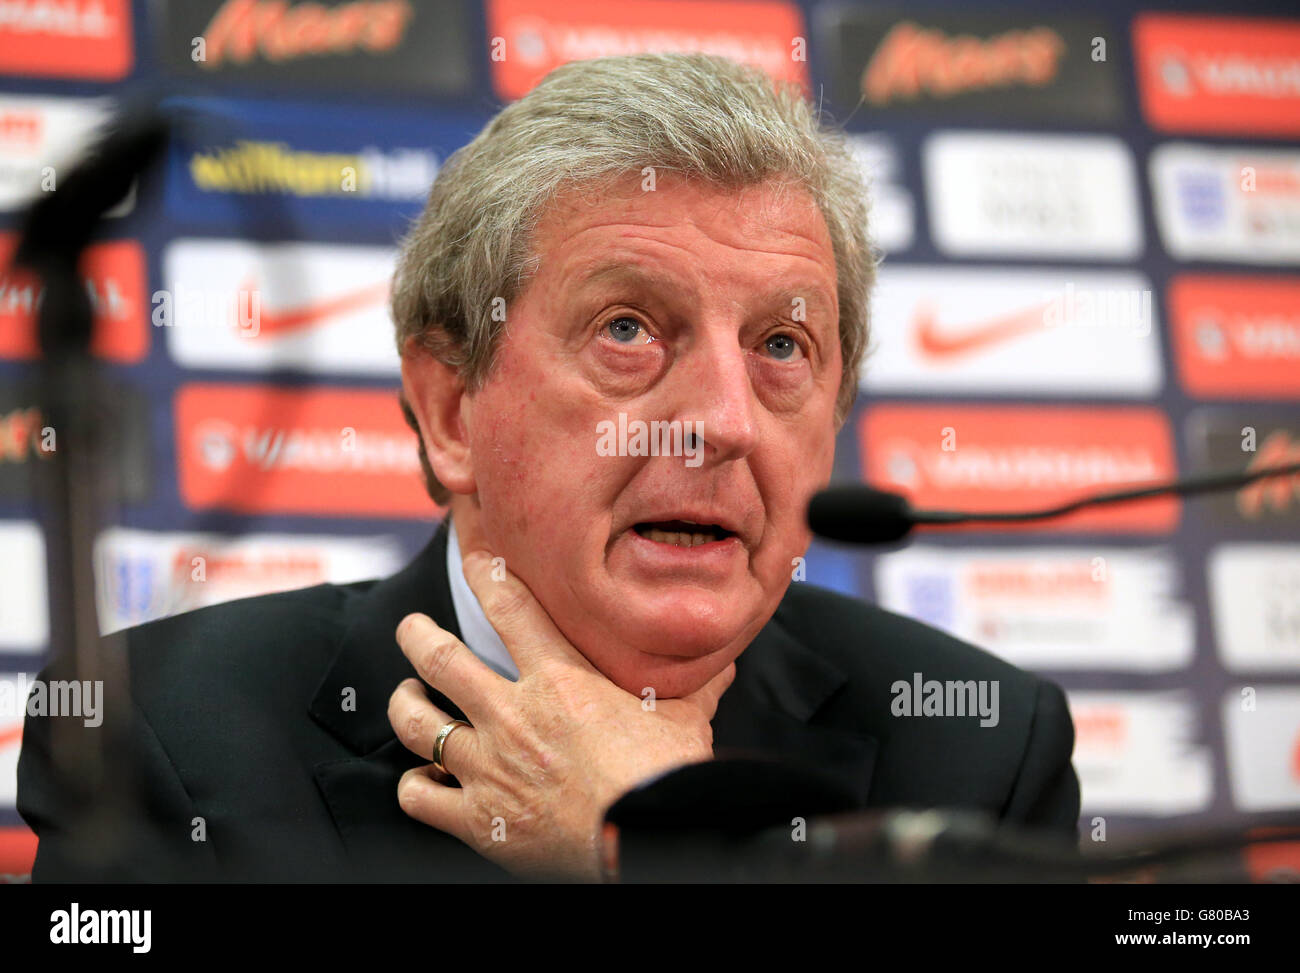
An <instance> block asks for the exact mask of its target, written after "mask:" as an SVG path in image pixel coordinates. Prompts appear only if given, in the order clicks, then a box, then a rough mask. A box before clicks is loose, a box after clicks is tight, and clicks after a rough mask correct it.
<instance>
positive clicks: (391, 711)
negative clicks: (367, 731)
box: [388, 679, 478, 778]
mask: <svg viewBox="0 0 1300 973" xmlns="http://www.w3.org/2000/svg"><path fill="white" fill-rule="evenodd" d="M451 720H452V718H451V716H449V715H448V714H447V713H444V712H443V711H442V710H441V709H439V708H438V707H437V706H435V705H434V704H433V703H432V702H430V700H429V697H428V696H427V695H426V694H425V691H424V684H423V683H422V682H420V680H418V679H404V680H402V682H401V683H399V684H398V686H397V689H395V690H394V691H393V695H392V696H390V697H389V698H388V722H389V723H390V724H391V725H392V727H393V732H394V733H396V734H397V739H398V740H400V741H401V742H402V746H404V747H406V749H407V750H410V751H411V753H413V754H416V755H417V756H420V757H423V758H424V759H425V760H433V748H434V744H435V743H436V742H437V739H438V734H439V733H441V732H442V728H443V727H444V726H446V725H447V724H448V723H450V722H451ZM477 761H478V744H477V739H476V738H475V736H474V730H473V727H464V726H462V727H459V728H457V729H456V730H454V731H452V732H451V733H450V734H448V735H447V739H445V740H444V741H443V742H442V765H443V766H444V767H446V768H447V770H448V772H449V773H450V774H451V775H455V776H456V777H457V778H459V777H460V775H461V774H471V775H472V774H473V768H474V767H476V766H477ZM436 769H437V768H434V770H435V771H436Z"/></svg>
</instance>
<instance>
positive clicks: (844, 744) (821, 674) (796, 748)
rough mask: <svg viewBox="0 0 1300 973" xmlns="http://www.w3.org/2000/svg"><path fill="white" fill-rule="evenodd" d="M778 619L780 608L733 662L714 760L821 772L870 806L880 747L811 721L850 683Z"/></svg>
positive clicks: (715, 736)
mask: <svg viewBox="0 0 1300 973" xmlns="http://www.w3.org/2000/svg"><path fill="white" fill-rule="evenodd" d="M780 619H781V612H780V610H779V609H778V611H777V613H776V615H775V616H774V617H773V618H772V619H771V621H769V622H768V623H767V625H765V626H764V627H763V629H762V631H761V632H759V634H758V637H757V638H755V639H754V641H753V642H751V643H750V645H749V648H747V649H746V650H745V651H744V652H743V653H741V656H740V659H738V660H737V662H736V679H735V681H734V682H733V683H732V684H731V688H729V689H728V690H727V692H726V693H724V694H723V697H722V700H721V701H720V702H719V704H718V712H717V714H716V715H715V716H714V719H713V749H714V753H715V754H716V755H717V756H718V757H724V756H756V757H775V758H777V759H780V760H786V761H789V762H791V763H797V764H800V765H802V766H805V767H809V768H813V769H816V770H818V771H821V772H822V773H824V774H828V775H830V776H832V777H834V778H836V779H837V780H838V781H839V782H840V783H842V784H843V785H844V786H845V787H847V788H848V790H849V792H850V793H852V794H853V795H854V796H855V797H856V798H857V800H858V803H859V805H865V804H866V803H867V798H868V794H869V792H870V789H871V774H872V769H873V768H874V766H875V759H876V750H877V747H878V741H877V739H876V738H875V737H873V736H870V735H867V734H864V733H856V732H853V731H851V730H842V729H839V728H837V727H833V726H826V725H821V724H818V723H816V722H814V717H815V716H816V715H817V711H818V710H819V709H820V708H821V707H822V704H824V703H825V702H826V701H827V700H829V699H830V698H831V697H832V696H833V695H834V694H835V693H836V692H837V691H838V690H839V689H840V687H842V686H843V685H844V684H845V683H846V682H847V681H848V677H847V676H846V675H845V674H844V672H842V671H841V670H840V669H839V668H838V667H837V666H835V665H833V664H832V663H831V662H830V661H828V660H827V659H826V657H825V656H823V655H821V654H819V653H817V652H815V651H813V650H812V649H810V648H809V647H808V646H807V645H805V644H804V643H803V642H802V641H800V640H798V639H796V638H794V637H793V636H792V635H791V634H790V633H789V632H788V631H787V630H786V629H785V627H784V626H783V625H782V624H781V621H780Z"/></svg>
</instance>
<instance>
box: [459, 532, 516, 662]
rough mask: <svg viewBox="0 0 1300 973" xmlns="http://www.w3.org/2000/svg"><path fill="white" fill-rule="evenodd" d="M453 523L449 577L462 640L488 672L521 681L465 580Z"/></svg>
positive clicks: (512, 660) (499, 637) (499, 638)
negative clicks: (485, 666) (490, 670)
mask: <svg viewBox="0 0 1300 973" xmlns="http://www.w3.org/2000/svg"><path fill="white" fill-rule="evenodd" d="M450 524H451V531H450V533H449V534H448V535H447V578H448V580H449V581H450V582H451V602H452V605H453V606H454V607H455V609H456V621H458V622H459V623H460V634H461V641H462V642H464V643H465V645H467V646H468V647H469V650H470V651H471V652H473V653H474V654H475V655H476V656H478V657H479V658H480V659H481V660H483V662H484V663H485V664H486V665H487V666H488V668H489V669H492V670H493V671H494V672H496V673H497V674H498V675H501V676H505V677H506V678H507V679H509V680H511V681H512V682H513V681H515V680H517V679H518V678H519V667H518V666H516V665H515V660H514V659H513V658H511V656H510V650H509V649H507V648H506V644H505V643H504V642H502V641H501V636H500V635H498V634H497V632H496V629H494V628H493V627H492V623H491V622H489V621H488V619H487V615H485V614H484V613H483V606H482V605H480V604H479V602H478V598H477V597H475V595H474V591H473V589H472V588H470V586H469V582H468V581H466V580H465V568H464V566H463V565H462V563H461V555H460V541H459V540H458V539H457V537H456V522H455V521H454V520H450Z"/></svg>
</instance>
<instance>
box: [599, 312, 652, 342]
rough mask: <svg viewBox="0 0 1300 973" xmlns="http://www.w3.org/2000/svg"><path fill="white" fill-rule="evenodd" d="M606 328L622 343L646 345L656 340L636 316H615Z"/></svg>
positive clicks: (612, 336) (610, 334) (611, 335)
mask: <svg viewBox="0 0 1300 973" xmlns="http://www.w3.org/2000/svg"><path fill="white" fill-rule="evenodd" d="M605 330H606V331H608V332H609V336H610V337H611V338H612V339H614V340H615V341H617V342H618V343H619V344H620V345H645V344H649V343H650V342H651V341H654V338H653V337H651V335H650V333H649V332H648V331H646V329H645V328H643V327H642V326H641V322H640V321H638V320H637V319H636V318H628V317H621V318H615V319H614V320H613V321H611V322H609V324H607V325H605Z"/></svg>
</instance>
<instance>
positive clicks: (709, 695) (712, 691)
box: [682, 662, 736, 720]
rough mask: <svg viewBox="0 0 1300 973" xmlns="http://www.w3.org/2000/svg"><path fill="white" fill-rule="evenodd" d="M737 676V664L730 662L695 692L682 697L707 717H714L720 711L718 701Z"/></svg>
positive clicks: (684, 701) (683, 700)
mask: <svg viewBox="0 0 1300 973" xmlns="http://www.w3.org/2000/svg"><path fill="white" fill-rule="evenodd" d="M735 678H736V664H735V663H734V662H732V663H729V664H728V665H727V668H725V669H723V670H722V671H721V672H720V673H718V674H717V675H716V676H714V677H713V678H712V679H710V680H709V681H708V682H706V683H705V684H704V685H703V686H701V687H700V688H699V689H697V690H695V692H693V693H689V694H688V695H686V696H683V697H682V702H683V703H690V704H691V705H692V706H694V707H696V708H697V709H698V710H699V711H700V712H702V713H703V714H704V715H705V717H706V718H708V719H710V720H711V719H713V717H714V714H716V713H717V712H718V701H719V700H721V699H722V694H723V693H725V692H726V691H727V690H728V689H729V688H730V687H731V683H732V682H733V681H734V680H735Z"/></svg>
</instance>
